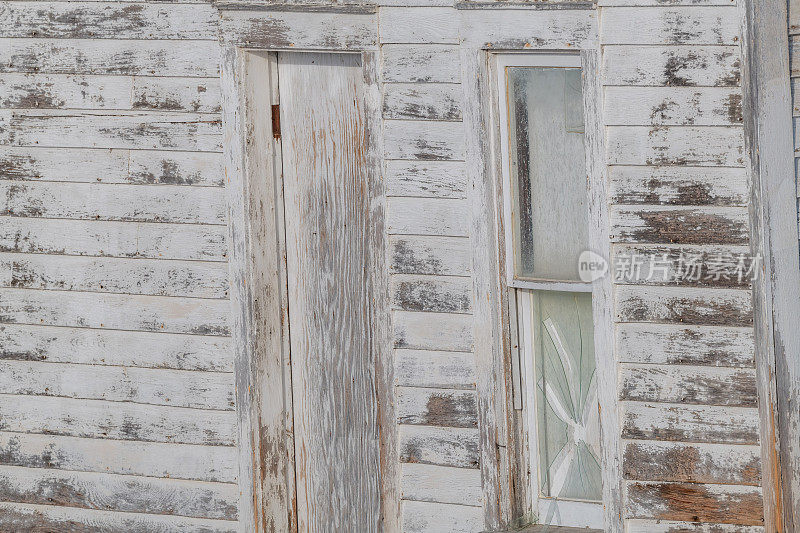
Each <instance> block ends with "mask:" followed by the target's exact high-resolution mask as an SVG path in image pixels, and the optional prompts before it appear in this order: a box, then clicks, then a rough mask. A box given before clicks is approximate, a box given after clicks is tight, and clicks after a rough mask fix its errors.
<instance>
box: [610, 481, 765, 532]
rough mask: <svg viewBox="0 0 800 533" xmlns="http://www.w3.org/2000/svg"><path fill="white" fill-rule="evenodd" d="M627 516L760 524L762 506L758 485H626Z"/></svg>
mask: <svg viewBox="0 0 800 533" xmlns="http://www.w3.org/2000/svg"><path fill="white" fill-rule="evenodd" d="M625 492H626V494H625V495H626V496H627V501H626V505H625V513H626V515H627V517H629V518H650V519H662V518H665V519H670V520H685V521H687V522H689V521H692V522H718V523H722V524H741V525H761V524H763V522H764V508H763V502H762V500H761V489H760V488H759V487H738V486H735V485H701V484H697V483H642V482H631V483H627V484H626V491H625Z"/></svg>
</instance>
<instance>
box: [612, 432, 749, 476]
mask: <svg viewBox="0 0 800 533" xmlns="http://www.w3.org/2000/svg"><path fill="white" fill-rule="evenodd" d="M624 472H625V478H626V479H635V480H639V481H681V482H688V483H724V484H729V485H752V486H756V487H758V486H760V485H761V452H760V449H759V447H758V446H742V445H738V446H731V445H728V444H704V443H688V444H685V443H674V442H656V441H628V442H627V443H626V445H625V460H624Z"/></svg>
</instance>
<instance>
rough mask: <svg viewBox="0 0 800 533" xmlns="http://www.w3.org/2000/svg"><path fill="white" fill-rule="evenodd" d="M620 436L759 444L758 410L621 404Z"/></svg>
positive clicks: (705, 406) (636, 403)
mask: <svg viewBox="0 0 800 533" xmlns="http://www.w3.org/2000/svg"><path fill="white" fill-rule="evenodd" d="M620 405H621V406H622V437H623V438H626V439H647V440H661V441H677V442H710V443H720V444H758V420H759V418H758V409H756V408H751V407H729V406H725V407H720V406H708V405H676V404H653V403H640V402H622V403H621V404H620Z"/></svg>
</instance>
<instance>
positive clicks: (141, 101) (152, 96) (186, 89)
mask: <svg viewBox="0 0 800 533" xmlns="http://www.w3.org/2000/svg"><path fill="white" fill-rule="evenodd" d="M132 82H133V87H132V89H131V107H132V108H133V109H160V110H162V111H191V112H194V113H219V112H220V109H221V101H220V98H221V96H220V86H219V79H217V78H195V79H186V78H166V77H145V76H135V77H134V78H133V80H132Z"/></svg>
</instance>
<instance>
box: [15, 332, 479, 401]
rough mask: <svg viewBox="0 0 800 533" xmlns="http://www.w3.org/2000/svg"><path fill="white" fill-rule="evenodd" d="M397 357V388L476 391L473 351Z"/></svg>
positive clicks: (414, 352) (408, 352) (419, 352)
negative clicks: (399, 386) (415, 387)
mask: <svg viewBox="0 0 800 533" xmlns="http://www.w3.org/2000/svg"><path fill="white" fill-rule="evenodd" d="M0 339H2V337H0ZM394 354H395V355H394V356H395V383H396V384H397V385H401V386H402V385H405V386H417V387H437V388H453V389H474V388H475V357H474V356H473V355H472V354H471V353H469V352H446V351H440V350H405V349H398V350H395V352H394Z"/></svg>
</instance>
